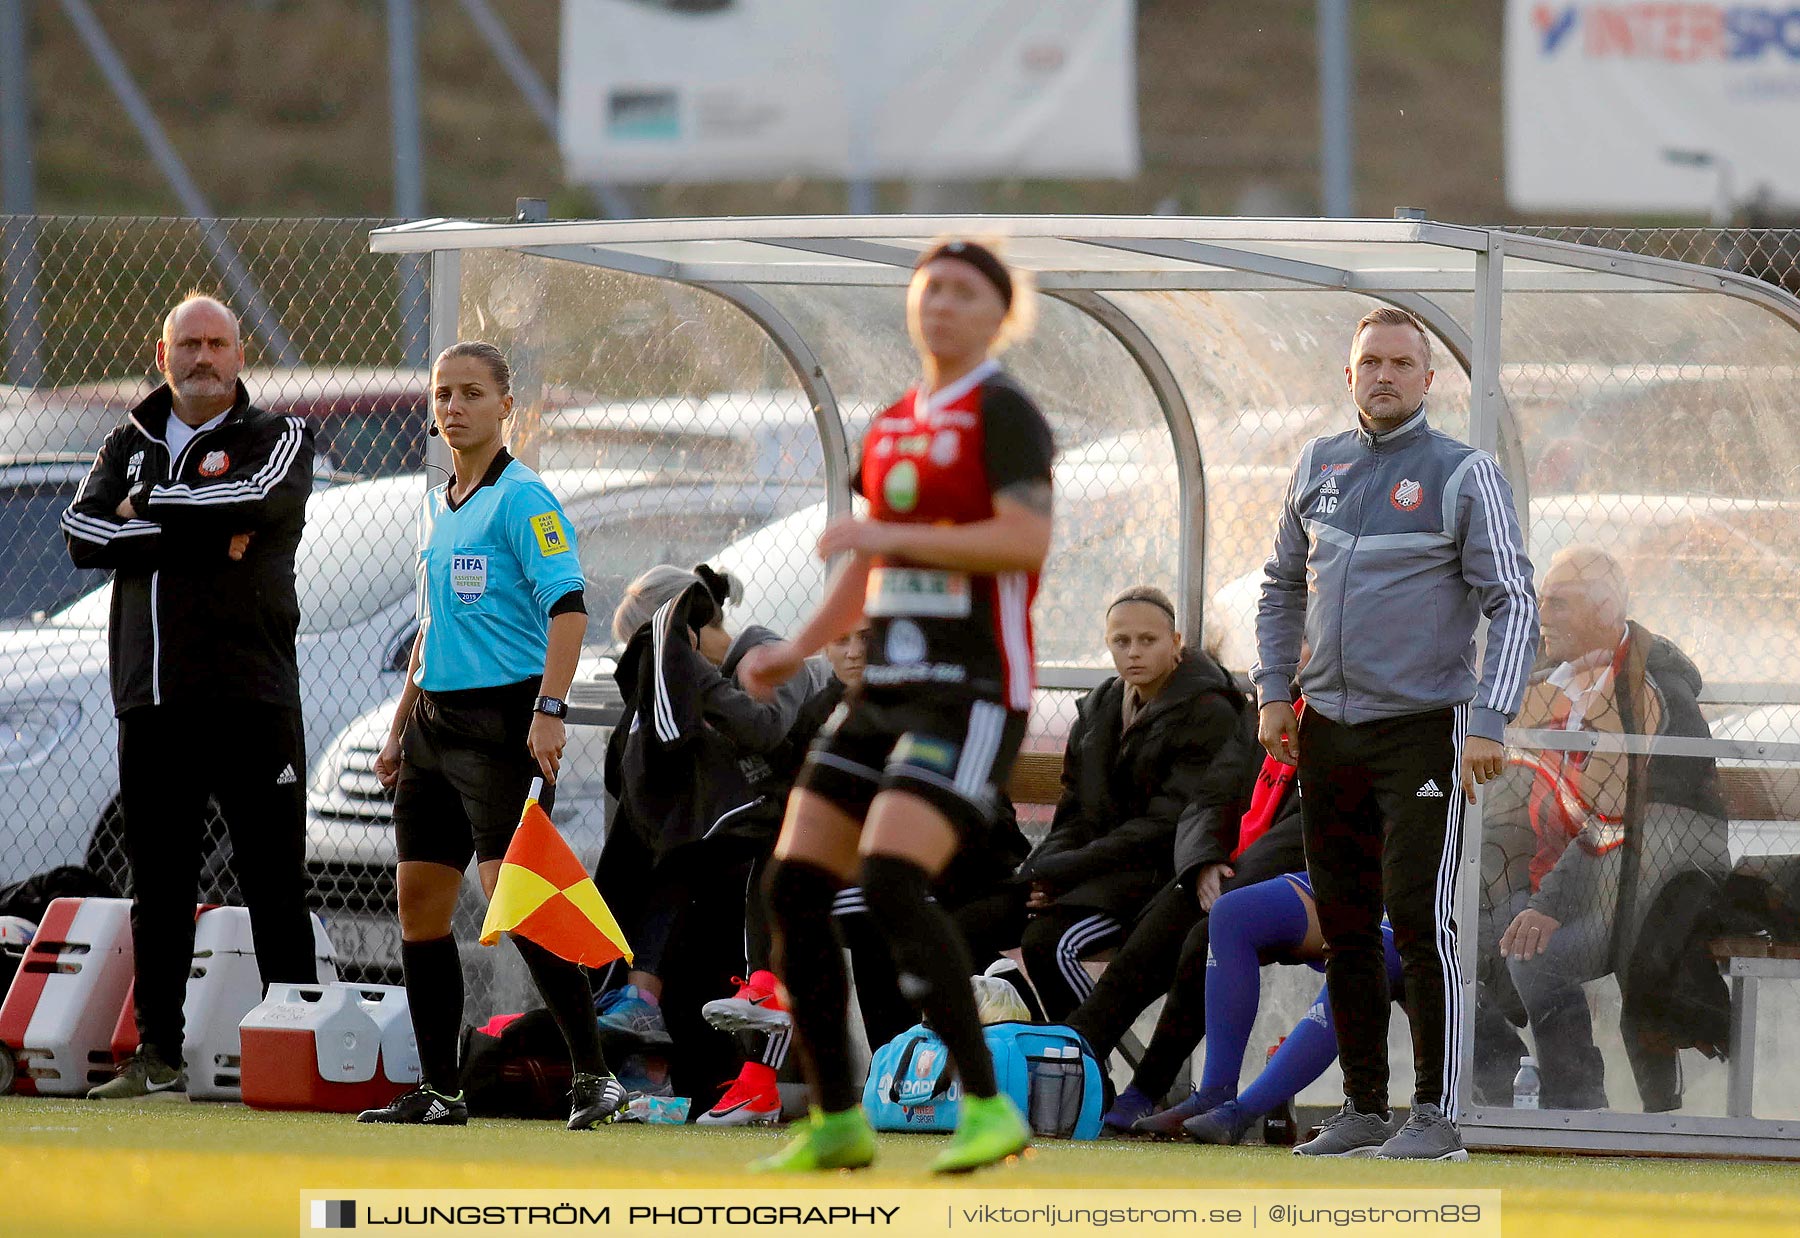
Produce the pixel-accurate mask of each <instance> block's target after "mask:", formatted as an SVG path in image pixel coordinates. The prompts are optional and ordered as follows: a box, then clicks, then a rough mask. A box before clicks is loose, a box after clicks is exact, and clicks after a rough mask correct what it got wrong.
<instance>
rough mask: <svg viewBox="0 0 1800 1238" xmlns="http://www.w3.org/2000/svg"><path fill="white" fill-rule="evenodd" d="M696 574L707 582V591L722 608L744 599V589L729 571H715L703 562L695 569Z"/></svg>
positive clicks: (702, 580)
mask: <svg viewBox="0 0 1800 1238" xmlns="http://www.w3.org/2000/svg"><path fill="white" fill-rule="evenodd" d="M694 575H696V576H698V577H699V578H700V580H701V582H702V583H703V584H705V586H706V591H707V592H708V593H710V594H712V598H713V601H714V602H716V603H717V604H718V606H719V609H720V610H723V609H724V608H725V606H726V605H727V604H728V603H731V602H737V601H741V600H742V599H743V596H744V591H743V590H742V589H741V588H739V587H738V582H737V581H735V580H733V579H732V578H731V575H730V574H729V573H727V572H720V571H715V570H714V569H713V568H712V567H710V566H708V565H707V564H705V563H702V564H700V565H699V566H698V567H696V568H695V569H694Z"/></svg>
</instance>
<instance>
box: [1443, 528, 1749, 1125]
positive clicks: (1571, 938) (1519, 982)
mask: <svg viewBox="0 0 1800 1238" xmlns="http://www.w3.org/2000/svg"><path fill="white" fill-rule="evenodd" d="M1538 596H1539V607H1540V612H1541V616H1542V620H1541V622H1542V632H1543V653H1544V658H1543V661H1542V662H1541V663H1540V674H1539V675H1538V676H1536V677H1535V678H1534V681H1533V683H1532V685H1531V687H1530V688H1529V689H1528V690H1527V693H1526V697H1525V702H1524V705H1523V706H1522V707H1521V709H1520V711H1519V724H1520V725H1521V726H1524V727H1528V728H1542V729H1550V730H1570V731H1588V732H1596V733H1599V734H1602V735H1606V734H1611V735H1615V736H1620V735H1630V736H1684V737H1690V738H1705V737H1708V736H1709V734H1710V733H1709V731H1708V729H1707V724H1706V720H1705V718H1704V717H1703V716H1702V715H1701V712H1700V706H1699V695H1700V686H1701V679H1700V672H1699V671H1698V670H1697V669H1696V668H1695V666H1694V664H1693V663H1692V662H1691V661H1690V660H1689V659H1688V657H1687V655H1686V654H1684V653H1682V652H1681V650H1680V649H1678V648H1676V647H1675V645H1674V644H1673V643H1671V642H1670V641H1669V640H1668V639H1666V638H1665V637H1662V636H1658V635H1656V634H1655V633H1653V632H1650V631H1648V630H1646V629H1645V628H1644V627H1642V626H1641V625H1639V624H1638V623H1636V622H1634V621H1633V620H1631V619H1629V618H1627V612H1628V608H1629V605H1630V592H1629V588H1628V586H1627V582H1626V577H1625V571H1624V569H1623V567H1622V566H1621V565H1620V564H1619V562H1618V560H1616V559H1614V558H1613V557H1612V556H1611V555H1610V554H1608V553H1607V552H1606V551H1604V550H1602V549H1599V548H1598V547H1594V546H1579V545H1578V546H1569V547H1566V548H1565V549H1563V550H1561V551H1559V552H1558V553H1557V554H1556V555H1555V556H1554V557H1553V558H1552V559H1551V560H1550V564H1549V567H1548V568H1547V569H1546V571H1545V573H1544V578H1543V582H1542V584H1541V585H1540V587H1539V591H1538ZM1544 668H1547V669H1544ZM1513 760H1514V762H1515V763H1516V764H1518V765H1521V766H1523V767H1524V768H1525V769H1526V770H1527V771H1529V773H1530V775H1531V785H1530V788H1529V791H1528V792H1526V794H1525V797H1524V798H1525V808H1526V814H1527V816H1528V818H1529V823H1530V827H1531V834H1532V836H1533V844H1532V846H1533V850H1532V853H1531V855H1530V859H1529V865H1528V868H1527V873H1528V881H1527V882H1525V883H1524V885H1525V887H1527V888H1521V889H1519V890H1518V891H1516V892H1515V893H1514V894H1513V896H1512V899H1511V905H1510V906H1509V907H1506V908H1503V909H1500V910H1501V911H1502V916H1503V917H1504V916H1506V915H1510V917H1511V918H1510V923H1507V921H1506V920H1505V919H1504V918H1503V919H1502V921H1501V922H1502V923H1507V927H1506V929H1505V931H1504V932H1503V933H1502V934H1501V935H1500V939H1499V943H1498V948H1499V952H1500V954H1501V956H1502V957H1503V958H1504V960H1505V964H1506V969H1507V971H1508V972H1510V977H1511V980H1512V983H1513V985H1514V986H1515V987H1516V989H1517V991H1518V995H1519V997H1520V998H1521V999H1522V1000H1523V1005H1524V1008H1525V1011H1526V1013H1527V1014H1528V1016H1529V1018H1530V1023H1531V1029H1532V1035H1533V1039H1534V1040H1535V1042H1536V1046H1537V1057H1538V1063H1539V1068H1540V1071H1541V1074H1542V1078H1543V1104H1544V1107H1545V1108H1563V1109H1598V1108H1605V1107H1606V1105H1607V1095H1606V1088H1605V1080H1604V1071H1603V1067H1602V1061H1601V1055H1600V1051H1599V1049H1598V1048H1597V1047H1596V1046H1595V1044H1594V1034H1593V1025H1592V1017H1591V1015H1590V1013H1589V1009H1588V1003H1587V997H1586V995H1585V993H1584V992H1583V990H1582V986H1583V985H1584V984H1585V983H1586V982H1588V981H1590V980H1595V979H1598V978H1599V977H1601V976H1604V975H1607V974H1609V973H1613V972H1616V973H1618V975H1619V979H1620V984H1621V988H1622V990H1623V991H1624V997H1625V1018H1624V1020H1623V1023H1624V1024H1625V1027H1624V1031H1625V1034H1626V1049H1627V1052H1628V1055H1629V1056H1630V1058H1631V1063H1632V1067H1633V1070H1634V1073H1635V1074H1636V1076H1637V1082H1638V1088H1639V1092H1640V1094H1641V1095H1642V1098H1643V1100H1644V1106H1645V1109H1646V1110H1647V1111H1651V1112H1657V1111H1661V1110H1666V1109H1672V1108H1675V1107H1677V1106H1679V1104H1680V1103H1681V1098H1680V1081H1679V1077H1678V1074H1677V1072H1676V1070H1675V1057H1674V1053H1673V1051H1672V1050H1669V1049H1668V1048H1667V1046H1666V1043H1660V1044H1659V1043H1658V1042H1661V1041H1664V1040H1666V1037H1662V1036H1657V1037H1648V1036H1639V1035H1636V1034H1634V1031H1633V1028H1632V1026H1631V1025H1632V1024H1633V1023H1634V1021H1635V1022H1637V1023H1640V1024H1641V1023H1644V1022H1646V1021H1650V1022H1654V1021H1656V1019H1657V1017H1658V1014H1659V1012H1658V1011H1657V1009H1656V1008H1657V1006H1658V1003H1659V1002H1660V1000H1661V996H1662V995H1660V994H1656V993H1648V992H1641V991H1634V986H1633V985H1632V983H1631V961H1632V959H1633V954H1634V950H1635V949H1636V948H1637V947H1638V946H1639V944H1640V943H1641V942H1643V941H1645V940H1647V938H1648V937H1649V936H1650V935H1651V934H1654V933H1656V932H1659V931H1662V926H1656V927H1652V928H1650V929H1646V920H1647V919H1648V917H1649V914H1650V911H1651V909H1652V907H1653V906H1654V905H1655V902H1656V899H1657V897H1658V895H1659V894H1660V892H1661V891H1662V890H1663V889H1664V888H1665V887H1666V886H1667V885H1668V883H1669V882H1670V880H1671V879H1672V878H1674V877H1675V876H1676V875H1678V874H1679V873H1681V872H1684V871H1692V870H1696V869H1698V870H1701V871H1710V872H1717V871H1721V870H1722V869H1723V868H1724V867H1725V827H1724V808H1723V804H1722V802H1721V800H1720V796H1719V788H1718V775H1717V772H1716V770H1715V769H1714V766H1713V762H1712V760H1711V758H1701V757H1687V756H1673V755H1669V754H1666V753H1656V754H1627V753H1623V752H1617V751H1607V750H1606V749H1605V748H1602V749H1600V750H1598V751H1594V752H1585V751H1583V752H1564V751H1555V750H1549V749H1544V750H1530V751H1526V752H1523V753H1520V752H1516V751H1515V753H1514V754H1513ZM1496 828H1499V826H1498V825H1497V826H1496ZM1490 837H1492V834H1491V832H1490ZM1646 1012H1648V1019H1647V1020H1646V1018H1645V1014H1646ZM1494 1026H1495V1024H1494V1023H1493V1022H1492V1021H1484V1023H1483V1027H1484V1030H1487V1031H1490V1032H1491V1030H1492V1029H1493V1028H1494ZM1479 1039H1480V1037H1479V1036H1478V1040H1479ZM1511 1047H1515V1048H1516V1047H1520V1046H1519V1045H1518V1041H1517V1038H1516V1037H1512V1039H1511ZM1478 1049H1479V1050H1480V1051H1481V1052H1482V1054H1485V1055H1488V1056H1493V1055H1494V1053H1495V1046H1493V1045H1491V1044H1490V1045H1486V1046H1483V1045H1479V1044H1478ZM1508 1055H1509V1056H1510V1053H1509V1054H1508ZM1516 1063H1517V1058H1516V1056H1515V1057H1512V1061H1511V1063H1510V1064H1509V1065H1508V1068H1507V1073H1508V1074H1510V1065H1516ZM1477 1073H1478V1075H1479V1074H1480V1071H1479V1070H1478V1072H1477Z"/></svg>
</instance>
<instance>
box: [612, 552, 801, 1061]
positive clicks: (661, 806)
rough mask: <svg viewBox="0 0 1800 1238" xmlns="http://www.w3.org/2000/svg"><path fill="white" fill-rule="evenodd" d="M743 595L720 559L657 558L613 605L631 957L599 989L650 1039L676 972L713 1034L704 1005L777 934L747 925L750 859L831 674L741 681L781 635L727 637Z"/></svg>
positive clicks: (615, 836)
mask: <svg viewBox="0 0 1800 1238" xmlns="http://www.w3.org/2000/svg"><path fill="white" fill-rule="evenodd" d="M737 597H738V587H737V585H736V582H734V581H732V580H731V578H730V577H728V576H726V575H724V574H722V573H719V572H715V571H713V570H712V569H711V568H709V567H706V566H704V565H702V566H701V567H699V568H696V569H694V570H693V571H688V570H687V569H683V568H675V567H669V566H667V565H662V566H658V567H654V568H651V569H650V570H649V571H647V572H645V573H643V574H642V575H640V576H639V577H638V579H637V580H635V581H633V582H632V584H631V586H630V587H629V588H628V589H627V592H626V596H625V598H624V600H623V601H622V602H621V603H620V605H619V608H618V611H617V613H616V614H615V615H614V620H613V632H614V635H615V636H616V637H618V638H619V639H620V640H622V641H624V642H625V649H624V652H623V653H622V654H621V655H620V658H619V664H618V669H617V670H616V671H615V673H614V679H615V681H616V682H617V683H618V685H619V689H620V692H621V694H622V695H623V698H624V705H625V708H624V712H623V714H622V715H621V717H620V720H619V723H618V725H617V726H616V727H615V728H614V730H613V734H612V737H611V739H610V740H609V742H608V744H607V753H606V787H607V792H608V794H609V796H611V797H612V799H613V800H614V801H615V802H614V803H613V804H612V805H611V807H612V812H611V815H610V816H609V820H610V821H611V822H612V823H613V824H614V825H616V826H619V827H622V828H613V829H609V830H608V831H607V840H606V847H605V850H604V851H603V852H602V854H601V858H600V864H599V867H598V870H597V872H596V879H597V881H598V883H599V885H600V889H601V893H602V894H603V895H604V896H605V897H606V899H607V901H608V904H609V905H610V906H611V907H612V908H613V909H614V911H615V913H616V914H618V915H619V917H620V922H621V924H622V925H623V926H624V928H625V931H626V936H627V938H628V940H629V941H630V942H631V944H632V947H633V950H634V958H633V962H632V968H631V971H630V973H629V978H628V983H627V984H626V985H624V986H623V987H620V988H615V989H613V990H611V991H610V992H608V993H606V994H605V995H603V997H602V998H601V1006H600V1009H601V1020H600V1021H601V1025H602V1028H603V1029H605V1030H608V1031H610V1032H613V1033H618V1034H622V1035H624V1036H626V1037H629V1038H635V1040H636V1041H637V1042H638V1043H640V1044H642V1045H644V1046H651V1047H654V1046H661V1045H667V1044H669V1043H670V1042H671V1039H673V1038H672V1036H671V1028H670V1026H669V1022H670V1019H669V1018H665V1015H664V1011H663V1009H662V1000H661V999H662V995H663V981H664V977H665V972H670V973H675V972H679V973H680V975H681V977H682V979H681V982H680V983H677V984H676V988H677V989H683V988H689V987H690V985H691V989H692V991H691V992H690V993H689V994H688V998H692V999H693V1000H687V998H683V997H681V995H680V994H679V993H677V994H676V995H674V997H672V999H671V1002H670V1010H671V1016H672V1019H673V1021H674V1022H675V1024H676V1026H675V1028H674V1029H673V1031H674V1032H676V1033H678V1034H679V1038H680V1039H681V1040H683V1041H685V1042H689V1043H692V1044H694V1045H704V1044H707V1043H708V1042H709V1041H711V1039H712V1038H711V1037H710V1036H708V1035H707V1033H706V1032H705V1030H704V1024H703V1023H702V1021H701V1019H700V1016H699V1005H700V1003H701V1002H703V1001H705V1000H706V999H707V998H709V997H713V996H716V995H717V987H718V985H717V983H716V982H719V981H722V980H723V979H724V977H725V976H728V975H729V974H730V972H731V970H732V969H733V968H734V967H735V966H738V965H740V964H741V963H742V962H744V960H745V955H746V954H749V955H751V956H755V955H756V954H757V948H756V947H755V946H754V945H753V944H746V943H748V942H751V941H754V940H757V939H760V940H762V941H764V942H766V940H767V930H766V929H764V928H760V925H759V922H758V923H752V924H750V925H748V926H747V925H746V923H745V919H744V915H745V910H746V902H745V899H744V888H745V887H744V882H745V875H744V874H745V869H746V866H748V865H751V864H752V863H753V862H754V861H756V860H757V859H758V858H759V857H762V856H766V854H767V852H768V850H769V848H770V847H771V846H772V845H773V843H774V838H775V832H776V830H777V829H778V828H779V826H780V821H781V809H782V803H783V798H782V797H783V796H784V795H785V793H786V789H787V784H788V782H789V781H791V779H792V774H793V767H794V766H795V765H796V764H797V756H793V755H790V754H789V749H790V748H791V744H790V742H789V732H790V731H791V730H792V729H793V727H794V723H795V721H796V719H797V718H798V716H799V713H800V708H801V706H802V704H803V703H804V702H805V700H806V698H807V696H808V695H809V693H810V692H811V691H812V690H813V689H814V688H815V687H816V686H817V685H818V684H819V683H820V682H821V681H822V680H823V678H824V677H825V676H824V673H823V671H822V670H820V671H812V672H810V673H809V674H807V675H802V676H798V677H796V678H795V680H793V681H792V682H791V683H789V684H787V685H784V687H783V691H782V692H781V693H779V694H778V695H777V696H776V698H775V699H774V700H772V701H770V702H767V703H764V702H760V701H756V700H753V699H752V698H751V697H750V696H748V695H747V694H746V693H745V692H744V691H743V690H742V689H741V688H740V687H738V685H737V683H736V681H735V680H734V679H733V677H732V672H733V671H734V670H735V668H736V666H737V663H738V662H739V661H740V660H741V659H742V658H743V656H744V654H746V653H747V652H749V650H751V649H753V648H755V647H757V646H758V645H760V644H765V643H767V642H769V641H773V640H776V639H778V638H777V637H776V635H775V633H773V632H770V631H769V630H768V629H766V628H760V627H754V626H753V627H750V628H747V629H745V630H744V631H743V632H741V633H739V634H738V635H737V636H736V637H735V638H734V637H732V636H731V634H730V633H729V632H727V631H726V629H725V626H724V607H725V606H726V605H728V604H729V603H730V602H732V601H734V600H735V599H736V598H737ZM677 943H679V945H677ZM766 951H767V947H766V945H764V946H763V947H762V953H763V954H764V955H766ZM677 953H679V954H681V955H682V956H683V958H682V959H681V960H679V962H678V961H677V960H676V959H675V957H674V956H675V955H676V954H677ZM733 960H736V962H734V961H733ZM715 963H716V964H717V966H716V967H715V966H714V964H715ZM714 971H717V972H718V973H719V974H718V975H717V976H716V977H715V976H713V975H712V973H713V972H714ZM783 1048H785V1046H783ZM722 1069H725V1067H723V1066H722V1064H721V1065H718V1066H715V1067H714V1068H713V1071H714V1073H718V1071H719V1070H722Z"/></svg>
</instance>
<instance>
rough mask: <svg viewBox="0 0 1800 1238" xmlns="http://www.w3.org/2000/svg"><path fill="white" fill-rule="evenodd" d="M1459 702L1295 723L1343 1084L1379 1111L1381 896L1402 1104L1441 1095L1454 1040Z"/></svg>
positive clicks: (1458, 974) (1455, 1063)
mask: <svg viewBox="0 0 1800 1238" xmlns="http://www.w3.org/2000/svg"><path fill="white" fill-rule="evenodd" d="M1469 712H1470V711H1469V707H1468V706H1466V705H1464V706H1459V707H1457V708H1455V709H1443V710H1436V711H1433V712H1431V713H1424V714H1412V715H1408V716H1406V717H1401V718H1389V719H1384V720H1382V721H1378V722H1367V723H1362V724H1360V725H1356V726H1345V725H1343V724H1341V723H1336V722H1333V721H1331V720H1330V719H1329V718H1326V717H1324V716H1323V715H1322V714H1320V713H1319V711H1318V710H1316V709H1309V710H1307V711H1306V713H1305V715H1304V716H1303V717H1302V718H1301V722H1300V797H1301V798H1300V805H1301V815H1302V821H1303V823H1304V825H1303V828H1304V832H1305V836H1306V871H1307V874H1308V876H1309V877H1310V878H1311V880H1312V886H1313V892H1314V895H1315V896H1316V897H1317V899H1318V905H1319V928H1320V930H1321V931H1322V932H1323V933H1324V936H1325V952H1326V962H1325V979H1326V984H1327V987H1328V988H1329V990H1330V998H1331V1013H1332V1017H1333V1019H1334V1020H1336V1022H1337V1032H1338V1051H1339V1058H1340V1060H1341V1062H1342V1064H1343V1068H1344V1095H1345V1097H1346V1098H1347V1099H1349V1100H1352V1101H1354V1102H1356V1105H1357V1108H1358V1109H1360V1110H1363V1111H1365V1112H1383V1113H1385V1112H1386V1111H1387V1101H1388V1057H1387V1027H1388V1014H1389V1006H1388V1002H1389V995H1388V983H1387V969H1386V967H1385V966H1384V964H1383V961H1382V944H1381V916H1382V910H1383V907H1384V906H1385V908H1386V911H1387V916H1388V919H1389V921H1390V922H1391V923H1392V924H1393V927H1394V945H1395V947H1396V948H1397V949H1398V950H1399V952H1400V960H1401V963H1402V965H1403V970H1404V974H1405V985H1406V994H1405V1006H1406V1015H1407V1018H1408V1020H1409V1021H1410V1022H1411V1024H1412V1039H1413V1069H1414V1075H1415V1079H1414V1085H1413V1087H1414V1092H1413V1103H1414V1104H1421V1103H1429V1104H1437V1105H1443V1106H1444V1107H1445V1109H1446V1111H1447V1112H1449V1111H1452V1110H1453V1108H1454V1105H1455V1097H1456V1086H1457V1072H1458V1069H1459V1065H1460V1057H1461V1052H1460V1051H1461V1039H1462V1003H1463V988H1462V970H1461V966H1460V964H1459V962H1458V959H1457V925H1456V887H1457V874H1458V871H1459V863H1460V860H1461V856H1462V830H1463V817H1464V809H1465V808H1466V803H1465V801H1464V799H1463V795H1462V789H1461V786H1460V782H1459V778H1460V773H1461V768H1462V744H1463V738H1464V736H1465V735H1466V734H1467V731H1468V723H1469Z"/></svg>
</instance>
